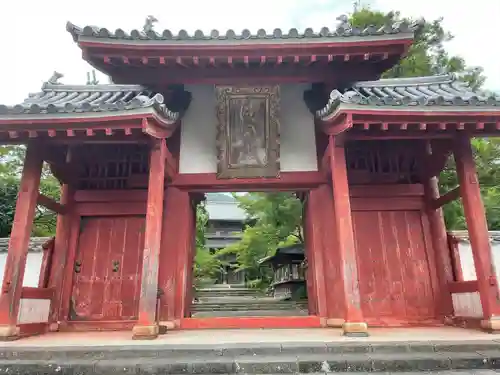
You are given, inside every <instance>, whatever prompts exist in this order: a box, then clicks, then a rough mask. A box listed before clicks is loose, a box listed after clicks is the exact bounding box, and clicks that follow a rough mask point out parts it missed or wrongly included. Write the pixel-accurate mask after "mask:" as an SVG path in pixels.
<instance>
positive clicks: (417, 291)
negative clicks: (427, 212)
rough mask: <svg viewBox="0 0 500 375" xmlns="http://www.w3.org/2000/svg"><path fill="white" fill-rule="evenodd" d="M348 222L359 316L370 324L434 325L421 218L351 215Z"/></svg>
mask: <svg viewBox="0 0 500 375" xmlns="http://www.w3.org/2000/svg"><path fill="white" fill-rule="evenodd" d="M387 199H390V198H387ZM353 220H354V232H355V238H356V248H357V249H358V254H357V256H358V266H359V275H360V276H359V277H360V279H359V285H360V296H361V297H360V299H361V305H362V309H363V314H364V316H365V317H366V318H367V319H370V320H372V321H376V320H379V321H382V320H383V319H389V320H390V319H392V320H397V321H400V322H405V321H406V322H409V321H411V320H428V319H431V320H432V319H434V318H435V308H434V295H433V290H432V283H431V277H430V267H429V263H428V256H427V251H426V247H425V240H424V230H423V226H422V213H421V212H420V211H389V210H385V211H354V212H353Z"/></svg>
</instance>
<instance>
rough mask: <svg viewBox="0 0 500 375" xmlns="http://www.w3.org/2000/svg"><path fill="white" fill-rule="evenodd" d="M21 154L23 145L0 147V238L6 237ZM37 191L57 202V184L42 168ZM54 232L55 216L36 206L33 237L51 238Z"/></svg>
mask: <svg viewBox="0 0 500 375" xmlns="http://www.w3.org/2000/svg"><path fill="white" fill-rule="evenodd" d="M24 155H25V147H24V146H17V145H16V146H12V145H7V146H0V209H1V213H0V236H1V237H7V236H9V235H10V231H11V228H12V221H13V220H14V212H15V207H16V200H17V194H18V189H19V183H20V179H21V172H22V168H23V161H24ZM39 190H40V192H41V193H42V194H44V195H46V196H48V197H50V198H53V199H55V200H56V201H57V200H58V199H59V194H60V184H59V182H58V181H57V180H56V179H55V178H54V176H52V174H51V172H50V169H49V168H48V166H47V165H44V167H43V170H42V176H41V180H40V188H39ZM55 230H56V214H55V213H54V212H52V211H49V210H47V209H45V208H44V207H41V206H37V209H36V212H35V219H34V222H33V230H32V235H33V236H53V235H55Z"/></svg>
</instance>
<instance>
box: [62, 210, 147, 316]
mask: <svg viewBox="0 0 500 375" xmlns="http://www.w3.org/2000/svg"><path fill="white" fill-rule="evenodd" d="M144 226H145V218H144V217H143V216H106V217H84V218H82V221H81V225H80V236H79V241H78V248H77V254H76V261H75V265H74V278H73V280H74V282H73V293H72V300H71V309H70V317H69V319H70V320H92V321H94V320H102V321H114V320H135V319H137V316H138V307H139V296H140V287H141V269H142V254H143V248H144Z"/></svg>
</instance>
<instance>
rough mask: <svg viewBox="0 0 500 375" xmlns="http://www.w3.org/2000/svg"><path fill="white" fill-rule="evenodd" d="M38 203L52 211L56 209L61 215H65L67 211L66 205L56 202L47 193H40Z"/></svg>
mask: <svg viewBox="0 0 500 375" xmlns="http://www.w3.org/2000/svg"><path fill="white" fill-rule="evenodd" d="M37 204H39V205H40V206H43V207H45V208H47V209H49V210H51V211H54V212H56V213H58V214H60V215H64V214H66V212H67V211H66V207H64V206H63V205H62V204H60V203H58V202H56V201H55V200H53V199H52V198H50V197H47V196H46V195H43V194H39V195H38V199H37Z"/></svg>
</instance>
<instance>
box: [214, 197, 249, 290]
mask: <svg viewBox="0 0 500 375" xmlns="http://www.w3.org/2000/svg"><path fill="white" fill-rule="evenodd" d="M205 207H206V210H207V213H208V223H207V229H206V232H205V238H206V246H207V248H208V249H209V251H211V252H214V251H215V250H218V249H223V248H225V247H227V246H229V245H230V244H233V243H235V242H237V241H239V240H240V239H241V236H242V233H243V230H244V226H245V222H246V221H247V217H246V213H245V211H243V210H242V209H241V208H240V207H238V202H237V201H236V199H235V198H234V197H233V196H232V195H230V194H225V193H207V194H206V202H205ZM221 260H222V261H223V262H224V266H223V270H221V274H220V276H219V278H218V279H217V283H220V284H244V283H245V272H244V271H235V270H234V267H232V266H233V265H236V257H235V256H234V255H226V256H224V257H223V259H221Z"/></svg>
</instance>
